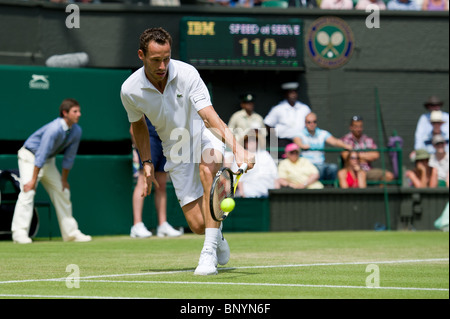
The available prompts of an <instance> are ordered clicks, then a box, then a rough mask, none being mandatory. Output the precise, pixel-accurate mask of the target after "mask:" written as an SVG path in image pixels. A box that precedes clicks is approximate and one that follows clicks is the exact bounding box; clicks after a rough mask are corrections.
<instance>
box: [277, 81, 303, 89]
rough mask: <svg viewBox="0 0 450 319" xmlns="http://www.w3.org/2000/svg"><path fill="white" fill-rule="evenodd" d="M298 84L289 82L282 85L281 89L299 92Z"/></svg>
mask: <svg viewBox="0 0 450 319" xmlns="http://www.w3.org/2000/svg"><path fill="white" fill-rule="evenodd" d="M298 86H299V85H298V82H287V83H283V84H282V85H281V88H282V89H283V90H297V89H298Z"/></svg>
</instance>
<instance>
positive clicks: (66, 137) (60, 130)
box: [24, 117, 82, 169]
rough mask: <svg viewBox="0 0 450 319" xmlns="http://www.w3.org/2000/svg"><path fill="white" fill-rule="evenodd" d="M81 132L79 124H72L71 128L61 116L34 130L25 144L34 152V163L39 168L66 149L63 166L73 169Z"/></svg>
mask: <svg viewBox="0 0 450 319" xmlns="http://www.w3.org/2000/svg"><path fill="white" fill-rule="evenodd" d="M81 132H82V131H81V127H80V126H79V125H78V124H74V125H72V127H71V128H70V130H69V128H68V126H67V124H66V122H65V121H64V119H62V118H61V117H59V118H57V119H55V120H53V121H51V122H50V123H48V124H46V125H44V126H43V127H41V128H40V129H38V130H37V131H36V132H34V133H33V134H32V135H31V136H30V137H29V138H28V139H27V140H26V141H25V144H24V146H25V148H27V149H28V150H30V151H31V152H32V153H33V154H34V156H35V161H34V165H35V166H37V167H39V168H42V166H44V164H45V161H46V160H47V159H49V158H51V157H55V156H56V154H58V153H60V152H62V151H64V158H63V162H62V168H63V169H71V168H72V166H73V163H74V161H75V156H76V154H77V151H78V145H79V144H80V139H81ZM66 133H67V134H66Z"/></svg>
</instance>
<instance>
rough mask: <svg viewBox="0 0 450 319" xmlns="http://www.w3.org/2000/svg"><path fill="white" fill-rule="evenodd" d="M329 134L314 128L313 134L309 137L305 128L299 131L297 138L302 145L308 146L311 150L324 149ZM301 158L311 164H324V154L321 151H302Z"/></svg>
mask: <svg viewBox="0 0 450 319" xmlns="http://www.w3.org/2000/svg"><path fill="white" fill-rule="evenodd" d="M330 136H331V133H330V132H328V131H325V130H322V129H320V128H318V127H316V130H315V131H314V134H313V135H311V134H310V133H309V131H308V130H307V129H306V127H305V128H304V129H303V130H302V131H301V133H300V135H299V137H300V139H301V140H302V144H306V145H309V148H310V149H311V150H317V149H324V148H325V142H326V140H327V139H328V138H329V137H330ZM301 156H302V157H305V158H307V159H309V160H310V161H311V162H312V163H313V164H323V163H325V152H323V151H302V153H301Z"/></svg>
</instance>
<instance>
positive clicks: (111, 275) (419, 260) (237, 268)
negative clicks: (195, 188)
mask: <svg viewBox="0 0 450 319" xmlns="http://www.w3.org/2000/svg"><path fill="white" fill-rule="evenodd" d="M436 261H449V259H448V258H429V259H406V260H385V261H369V262H339V263H314V264H291V265H266V266H241V267H220V268H218V270H219V271H223V270H239V269H265V268H291V267H316V266H342V265H368V264H400V263H420V262H436ZM193 271H194V269H189V270H173V271H161V272H158V271H153V272H143V273H132V274H110V275H98V276H85V277H79V279H80V280H83V281H84V280H88V279H94V278H113V277H128V276H150V275H167V274H179V273H184V272H193ZM66 279H67V277H62V278H51V279H24V280H8V281H0V284H14V283H25V282H44V281H65V280H66Z"/></svg>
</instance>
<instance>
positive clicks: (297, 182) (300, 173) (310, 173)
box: [278, 143, 323, 189]
mask: <svg viewBox="0 0 450 319" xmlns="http://www.w3.org/2000/svg"><path fill="white" fill-rule="evenodd" d="M284 155H285V156H284V157H286V159H284V160H282V161H280V163H279V164H278V177H279V178H280V179H279V181H280V186H282V187H291V188H297V189H305V188H307V189H321V188H323V184H322V183H321V182H319V170H318V169H317V167H315V166H314V165H313V164H312V163H311V162H310V161H309V160H308V159H306V158H304V157H299V155H300V147H299V146H298V145H297V144H295V143H291V144H288V145H287V146H286V148H285V153H284Z"/></svg>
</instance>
